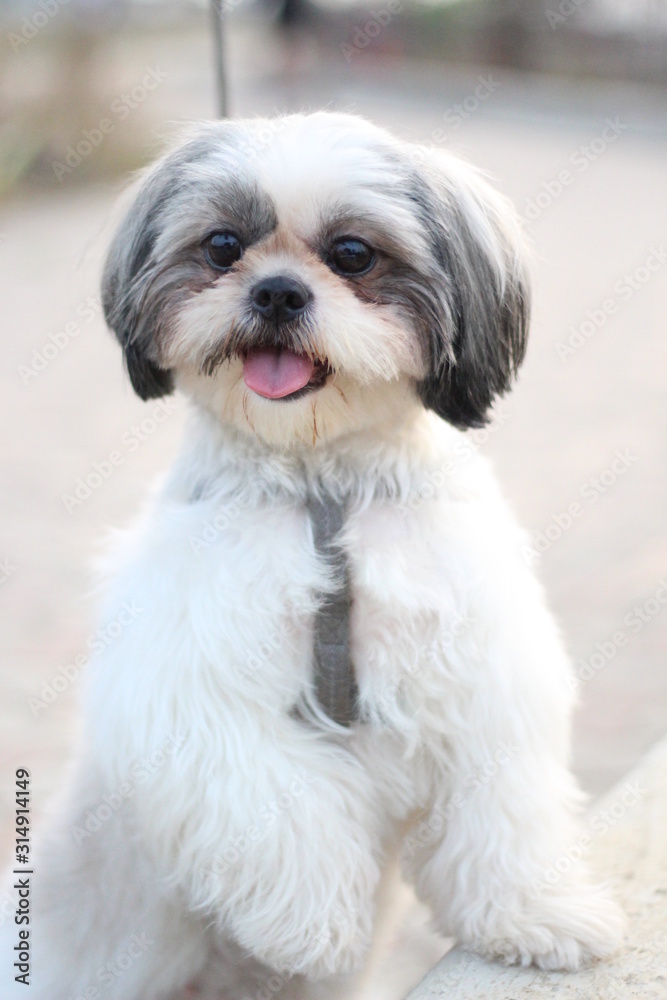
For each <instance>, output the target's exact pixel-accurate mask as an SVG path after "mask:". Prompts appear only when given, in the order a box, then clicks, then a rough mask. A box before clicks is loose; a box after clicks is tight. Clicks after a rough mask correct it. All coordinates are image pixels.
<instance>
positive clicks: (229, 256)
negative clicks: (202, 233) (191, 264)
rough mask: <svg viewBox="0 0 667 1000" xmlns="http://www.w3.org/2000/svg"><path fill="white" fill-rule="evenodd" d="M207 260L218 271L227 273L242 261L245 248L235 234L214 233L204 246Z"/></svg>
mask: <svg viewBox="0 0 667 1000" xmlns="http://www.w3.org/2000/svg"><path fill="white" fill-rule="evenodd" d="M204 253H205V254H206V260H207V261H208V262H209V264H210V265H211V267H214V268H216V270H218V271H227V270H228V269H229V268H230V267H231V266H232V264H235V263H236V261H237V260H239V259H240V257H241V255H242V253H243V247H242V246H241V241H240V240H239V238H238V236H235V235H234V233H213V234H212V235H211V236H209V237H208V239H207V240H206V242H205V244H204Z"/></svg>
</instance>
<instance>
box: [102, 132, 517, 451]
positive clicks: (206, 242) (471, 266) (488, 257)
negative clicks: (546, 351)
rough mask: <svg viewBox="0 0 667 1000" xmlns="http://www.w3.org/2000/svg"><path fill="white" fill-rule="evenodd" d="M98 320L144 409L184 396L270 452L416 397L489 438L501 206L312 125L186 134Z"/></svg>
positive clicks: (511, 290) (506, 300) (367, 137)
mask: <svg viewBox="0 0 667 1000" xmlns="http://www.w3.org/2000/svg"><path fill="white" fill-rule="evenodd" d="M103 304H104V311H105V315H106V319H107V322H108V323H109V326H110V327H111V328H112V329H113V330H114V331H115V333H116V335H117V337H118V339H119V340H120V342H121V344H122V346H123V349H124V352H125V358H126V362H127V367H128V371H129V374H130V378H131V380H132V384H133V386H134V388H135V390H136V391H137V393H138V394H139V395H140V396H141V397H142V398H143V399H148V398H150V397H154V396H161V395H164V394H165V393H169V392H171V391H172V390H173V388H174V385H175V384H179V385H181V386H182V387H183V388H184V389H185V391H186V392H189V393H190V394H191V395H193V396H194V398H195V399H197V400H198V401H199V402H200V403H201V404H202V405H204V406H206V407H207V408H208V409H209V410H211V411H212V412H214V413H215V414H217V415H218V417H219V418H220V419H221V420H223V421H228V422H232V423H235V424H237V425H238V426H239V427H243V428H245V429H246V430H248V431H249V432H250V433H255V434H257V435H259V436H260V437H261V438H262V439H264V440H266V441H269V442H271V443H276V444H281V445H289V444H290V443H293V442H308V443H309V444H310V443H311V442H314V441H315V440H316V439H317V438H325V437H331V436H332V435H335V434H339V433H342V432H343V431H349V430H353V429H355V428H359V427H363V426H367V425H368V424H369V423H372V422H374V421H377V420H380V419H384V418H388V417H389V416H390V415H391V414H392V413H398V412H400V409H401V407H405V406H406V405H407V403H408V401H409V400H410V399H412V400H415V399H421V401H422V402H423V404H424V405H425V406H427V407H429V408H431V409H433V410H435V411H436V413H438V414H439V415H440V416H441V417H443V418H444V419H446V420H449V421H450V422H451V423H453V424H455V425H456V426H459V427H474V426H479V425H481V424H483V423H484V421H485V418H486V414H487V411H488V409H489V407H490V405H491V403H492V402H493V399H494V398H495V397H496V396H497V395H498V394H500V393H503V392H504V391H505V390H506V389H507V388H508V387H509V385H510V383H511V381H512V377H513V375H514V373H515V372H516V368H517V366H518V365H519V363H520V361H521V359H522V357H523V354H524V350H525V340H526V331H527V318H528V292H527V287H526V282H525V275H524V268H523V263H522V250H521V235H520V231H519V228H518V226H517V223H516V221H515V216H514V214H513V212H512V210H511V208H510V207H509V205H508V203H507V202H506V201H505V200H504V199H503V198H501V197H500V196H499V195H498V194H497V193H496V192H495V191H494V190H493V189H492V188H491V187H490V186H489V185H488V184H487V183H486V182H485V181H484V180H483V179H482V178H481V177H480V176H479V174H477V173H476V172H475V171H474V170H473V169H472V168H471V167H469V166H467V165H466V164H464V163H463V162H461V161H459V160H457V159H456V158H454V157H451V156H449V155H447V154H444V153H442V152H439V151H436V150H431V149H428V148H426V147H420V146H413V145H410V144H407V143H403V142H400V141H398V140H397V139H395V138H393V137H392V136H391V135H389V134H388V133H387V132H385V131H383V130H382V129H379V128H376V127H374V126H372V125H370V124H368V123H367V122H365V121H363V120H361V119H358V118H354V117H349V116H346V115H337V114H326V113H319V114H314V115H295V116H290V117H286V118H278V119H275V120H258V121H244V122H219V123H209V124H205V125H202V126H200V127H198V128H197V129H196V130H195V131H194V132H193V133H192V134H191V135H190V137H189V138H188V140H187V141H186V142H185V143H184V145H182V146H181V147H180V148H178V149H177V150H175V151H173V152H171V153H169V154H168V155H167V156H165V157H164V158H163V159H162V160H161V161H160V162H159V163H158V164H157V165H156V166H155V167H154V168H152V169H151V171H150V172H149V173H148V175H147V176H146V177H145V179H144V180H143V182H142V184H141V186H140V188H139V191H138V194H137V196H136V199H135V201H134V203H133V205H132V208H131V209H130V211H129V213H128V215H127V216H126V218H125V220H124V222H123V223H122V225H121V226H120V229H119V231H118V233H117V234H116V237H115V239H114V241H113V243H112V246H111V249H110V252H109V257H108V260H107V264H106V268H105V274H104V281H103Z"/></svg>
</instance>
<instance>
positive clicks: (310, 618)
mask: <svg viewBox="0 0 667 1000" xmlns="http://www.w3.org/2000/svg"><path fill="white" fill-rule="evenodd" d="M425 527H426V526H425V525H424V524H422V523H420V515H419V514H416V513H414V512H409V513H408V514H407V515H406V514H405V513H404V512H403V511H402V510H401V509H400V507H398V506H397V505H393V504H391V503H389V502H377V503H373V504H371V505H370V506H369V507H367V508H366V509H364V510H363V511H362V512H360V513H354V512H353V513H351V514H350V515H349V517H348V519H347V522H346V524H345V527H344V529H343V532H342V533H341V540H342V543H343V548H344V552H345V557H346V561H347V566H348V569H349V575H350V581H351V598H352V603H351V608H350V612H349V638H350V648H351V656H352V663H353V668H354V672H355V675H356V680H357V684H358V687H359V693H360V702H361V709H362V711H364V712H365V714H366V715H373V716H375V717H377V718H379V717H385V718H387V719H390V718H391V717H392V714H394V715H395V711H396V709H397V706H399V705H400V704H402V703H405V702H406V699H407V701H408V702H410V700H411V699H412V700H414V699H417V700H418V695H419V688H420V684H421V683H422V681H423V680H424V679H425V676H426V674H427V673H428V672H429V671H430V664H431V662H432V660H433V644H434V641H435V639H436V637H437V635H438V633H439V632H440V631H441V630H442V627H443V621H444V622H445V624H446V622H447V621H448V620H450V619H451V618H452V617H453V616H455V614H456V611H455V609H454V608H453V603H454V597H453V595H452V591H451V584H450V581H449V579H448V574H447V567H446V557H445V554H444V548H445V546H444V542H443V540H442V539H441V538H439V537H437V535H436V536H434V534H433V532H432V530H428V531H426V530H425ZM209 535H210V537H211V542H210V544H209V545H208V546H207V548H206V549H205V550H204V551H202V552H201V553H200V558H201V561H202V564H203V565H202V576H201V578H200V579H199V581H198V586H199V587H200V589H201V592H202V599H203V600H206V601H207V602H208V603H209V604H210V602H211V601H215V602H216V603H217V605H218V606H217V608H216V609H215V610H214V611H213V609H211V612H212V613H211V614H207V615H206V618H205V621H206V622H208V623H209V624H210V627H211V628H213V630H214V631H215V633H216V636H215V638H216V639H217V642H214V643H210V642H208V643H207V644H208V646H209V648H211V646H212V645H213V646H214V645H217V646H218V648H220V652H221V663H220V667H221V670H222V671H223V672H224V673H230V672H231V673H232V674H233V675H234V680H235V683H236V684H237V685H238V684H240V685H241V687H244V686H245V688H246V689H247V690H248V693H249V694H251V693H254V695H255V696H257V697H261V698H262V700H264V699H265V698H267V697H268V698H270V699H271V700H272V703H273V704H274V705H275V706H276V707H279V708H280V710H281V711H284V712H289V711H290V710H291V709H292V708H293V706H294V705H295V704H296V703H297V702H298V701H299V699H300V698H301V697H302V696H303V694H304V691H306V690H308V689H309V688H312V685H313V681H314V677H313V671H314V670H315V669H316V668H317V664H316V663H315V658H314V653H313V638H314V632H315V630H316V621H317V615H318V613H319V608H320V607H321V604H322V601H323V599H324V600H326V594H327V592H328V591H329V592H330V591H331V590H332V589H333V588H334V587H335V580H334V579H333V576H332V573H333V566H332V564H331V563H330V562H329V561H328V560H327V559H326V556H325V555H323V553H322V552H321V551H318V550H317V549H316V547H315V545H314V544H313V538H312V532H311V530H310V526H309V521H308V514H307V512H306V511H305V510H302V509H300V508H299V507H298V506H290V505H276V506H269V507H266V506H265V507H263V508H262V509H254V510H253V509H247V510H243V511H239V512H238V513H237V516H236V517H235V519H234V520H233V521H229V519H228V523H226V524H225V526H224V530H220V531H219V532H218V533H217V535H216V536H215V537H213V533H212V532H211V533H209ZM200 537H203V534H201V533H200ZM207 591H208V592H207ZM323 595H324V598H323ZM200 627H201V626H200Z"/></svg>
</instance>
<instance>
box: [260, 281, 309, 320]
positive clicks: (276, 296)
mask: <svg viewBox="0 0 667 1000" xmlns="http://www.w3.org/2000/svg"><path fill="white" fill-rule="evenodd" d="M250 299H251V302H252V307H253V309H254V310H255V312H258V313H261V315H262V316H263V317H264V319H271V320H274V321H275V322H276V323H287V322H288V321H289V320H291V319H295V318H296V317H297V316H298V315H299V314H300V313H302V312H303V311H304V309H305V308H306V306H307V305H308V303H309V302H310V299H311V294H310V292H309V291H308V289H307V288H306V286H305V285H302V284H301V282H300V281H297V280H296V278H288V277H286V276H285V275H280V276H278V277H275V278H265V279H264V281H260V282H258V283H257V284H256V285H255V287H254V288H253V290H252V292H251V293H250Z"/></svg>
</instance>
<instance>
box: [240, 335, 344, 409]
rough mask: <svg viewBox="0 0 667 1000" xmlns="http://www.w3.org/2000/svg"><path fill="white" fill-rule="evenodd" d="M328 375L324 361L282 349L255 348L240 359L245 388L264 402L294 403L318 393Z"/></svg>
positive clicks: (329, 371) (329, 370)
mask: <svg viewBox="0 0 667 1000" xmlns="http://www.w3.org/2000/svg"><path fill="white" fill-rule="evenodd" d="M329 375H331V368H330V367H329V364H328V362H327V361H314V360H313V359H312V358H309V357H308V355H306V354H296V353H295V352H294V351H290V350H287V348H285V347H255V348H252V349H251V350H249V351H246V352H245V353H244V355H243V378H244V381H245V384H246V385H247V386H248V388H249V389H252V391H253V392H256V393H257V395H258V396H263V397H264V399H297V398H298V397H299V396H303V395H305V394H306V393H308V392H313V391H314V390H316V389H321V388H322V386H323V385H324V384H325V382H326V380H327V379H328V377H329Z"/></svg>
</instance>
